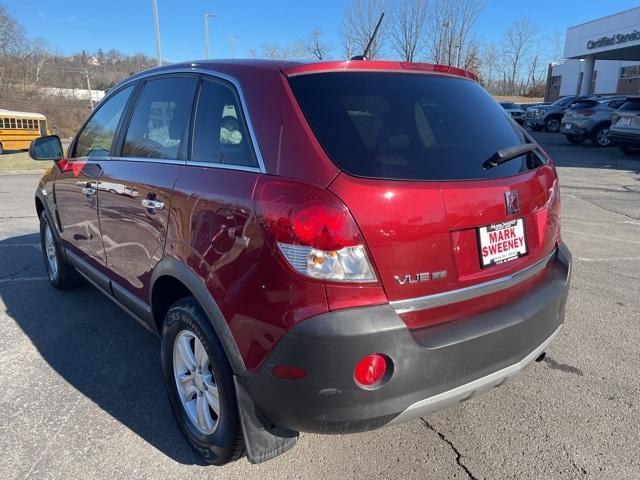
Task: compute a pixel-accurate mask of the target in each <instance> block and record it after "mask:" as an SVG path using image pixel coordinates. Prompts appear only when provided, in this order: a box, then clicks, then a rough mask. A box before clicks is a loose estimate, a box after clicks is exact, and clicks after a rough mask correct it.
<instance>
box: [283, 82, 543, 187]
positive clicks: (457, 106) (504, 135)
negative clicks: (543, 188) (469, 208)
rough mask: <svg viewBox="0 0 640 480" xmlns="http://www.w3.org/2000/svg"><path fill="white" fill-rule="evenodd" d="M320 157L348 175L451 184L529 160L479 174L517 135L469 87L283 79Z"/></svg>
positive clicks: (526, 165)
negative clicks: (323, 153) (321, 153)
mask: <svg viewBox="0 0 640 480" xmlns="http://www.w3.org/2000/svg"><path fill="white" fill-rule="evenodd" d="M289 81H290V83H291V86H292V88H293V91H294V93H295V95H296V98H297V99H298V101H299V102H300V105H301V107H302V110H303V111H304V113H305V116H306V117H307V119H308V121H309V124H310V125H311V128H312V129H313V131H314V133H315V134H316V136H317V137H318V140H319V141H320V143H321V144H322V146H323V148H324V149H325V151H326V152H327V154H328V155H329V156H330V157H331V158H332V159H333V161H334V162H335V163H336V164H337V165H338V166H339V167H340V168H342V169H343V170H345V171H347V172H348V173H351V174H353V175H357V176H362V177H374V178H394V179H410V180H459V179H476V178H495V177H504V176H509V175H515V174H517V173H520V172H524V171H527V170H529V169H531V168H535V167H537V166H538V165H540V160H539V158H538V157H537V156H536V155H535V154H530V155H525V156H522V157H520V158H517V159H514V160H512V161H509V162H505V163H503V164H501V165H500V166H497V167H495V168H491V169H488V170H485V169H484V168H483V166H482V164H483V163H484V162H485V161H486V160H488V159H489V158H490V157H492V156H493V155H494V154H495V153H496V152H497V151H498V150H501V149H504V148H507V147H512V146H514V145H519V144H522V143H524V142H525V138H524V134H523V132H522V131H521V129H519V128H518V127H517V126H516V125H515V124H514V123H513V122H512V121H511V120H510V119H509V118H508V117H507V116H506V115H505V113H504V110H503V109H502V107H500V105H498V104H497V103H496V102H495V101H494V100H493V98H492V97H491V96H490V95H489V94H488V93H487V92H486V91H485V90H484V89H483V88H482V87H481V86H480V85H479V84H478V83H476V82H473V81H470V80H466V79H458V78H453V77H445V76H438V75H422V74H420V75H418V74H402V73H367V72H338V73H325V74H314V75H301V76H297V77H292V78H291V79H290V80H289Z"/></svg>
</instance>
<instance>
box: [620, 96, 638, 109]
mask: <svg viewBox="0 0 640 480" xmlns="http://www.w3.org/2000/svg"><path fill="white" fill-rule="evenodd" d="M635 110H640V98H639V99H637V100H628V101H626V102H625V103H624V105H622V106H621V107H620V109H619V111H620V112H629V111H635Z"/></svg>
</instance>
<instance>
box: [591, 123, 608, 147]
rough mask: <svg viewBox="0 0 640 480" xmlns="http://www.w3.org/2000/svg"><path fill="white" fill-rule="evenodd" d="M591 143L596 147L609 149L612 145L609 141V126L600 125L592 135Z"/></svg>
mask: <svg viewBox="0 0 640 480" xmlns="http://www.w3.org/2000/svg"><path fill="white" fill-rule="evenodd" d="M591 143H592V144H593V145H594V146H596V147H608V146H609V145H611V140H610V139H609V125H600V126H599V127H596V129H595V130H594V131H593V133H592V134H591Z"/></svg>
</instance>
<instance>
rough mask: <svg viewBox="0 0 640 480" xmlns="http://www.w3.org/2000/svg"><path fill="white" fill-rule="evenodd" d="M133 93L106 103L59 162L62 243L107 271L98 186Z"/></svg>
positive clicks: (122, 92)
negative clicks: (99, 212) (65, 157)
mask: <svg viewBox="0 0 640 480" xmlns="http://www.w3.org/2000/svg"><path fill="white" fill-rule="evenodd" d="M132 92H133V87H132V86H129V87H125V88H122V89H120V90H118V91H116V92H114V93H113V94H111V95H110V96H109V97H108V98H107V99H106V100H105V101H104V102H102V103H101V104H100V106H99V107H98V109H97V110H96V111H95V112H94V113H93V115H92V116H91V117H90V118H89V120H88V121H87V123H86V124H85V125H84V127H83V128H82V130H81V131H80V133H79V134H78V136H77V137H76V140H75V141H74V143H73V144H72V146H71V148H70V152H69V158H68V159H67V160H66V161H65V162H58V163H57V165H58V168H60V173H59V175H58V177H57V178H56V181H55V184H54V199H55V207H56V220H57V222H58V224H59V228H60V231H61V236H62V240H63V242H64V244H65V247H66V248H67V249H68V250H69V251H71V252H72V255H73V254H75V255H77V256H78V257H79V258H80V259H81V260H83V261H84V262H86V263H88V264H90V265H91V266H93V267H95V268H98V269H99V270H104V268H105V265H106V259H105V254H104V249H103V246H102V238H101V233H100V222H99V218H98V202H99V189H98V183H99V181H100V177H101V175H102V172H103V168H104V166H105V164H106V163H107V162H108V161H109V156H110V152H111V149H112V146H113V144H114V137H115V135H116V132H117V129H118V125H119V123H120V122H121V120H122V116H123V112H124V111H125V108H126V105H127V102H128V100H129V98H130V96H131V94H132Z"/></svg>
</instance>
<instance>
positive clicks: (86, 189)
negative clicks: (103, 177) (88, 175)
mask: <svg viewBox="0 0 640 480" xmlns="http://www.w3.org/2000/svg"><path fill="white" fill-rule="evenodd" d="M82 193H84V194H85V195H87V196H91V195H95V194H96V189H95V188H91V187H82Z"/></svg>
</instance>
